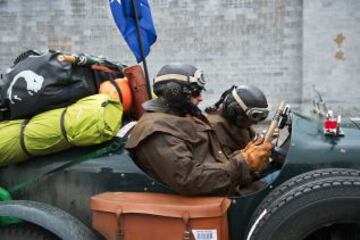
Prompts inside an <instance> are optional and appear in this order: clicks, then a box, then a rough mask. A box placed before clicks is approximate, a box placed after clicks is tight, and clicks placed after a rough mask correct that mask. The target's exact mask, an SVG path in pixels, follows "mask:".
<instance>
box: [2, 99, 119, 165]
mask: <svg viewBox="0 0 360 240" xmlns="http://www.w3.org/2000/svg"><path fill="white" fill-rule="evenodd" d="M122 113H123V111H122V105H121V104H120V103H119V102H114V101H112V100H111V99H110V97H109V96H107V95H101V94H97V95H92V96H89V97H86V98H83V99H80V100H79V101H77V102H76V103H75V104H73V105H70V106H69V107H67V108H60V109H55V110H50V111H47V112H44V113H41V114H38V115H36V116H34V117H33V118H32V119H31V120H29V121H28V120H14V121H6V122H2V123H0V134H1V136H5V137H4V138H5V139H4V138H2V139H1V140H0V166H4V165H9V164H12V163H16V162H20V161H23V160H26V159H28V158H29V157H31V156H40V155H47V154H51V153H56V152H60V151H62V150H65V149H68V148H70V147H72V146H89V145H94V144H99V143H102V142H105V141H108V140H110V139H112V138H113V137H114V136H115V135H116V133H117V132H118V130H119V129H120V127H121V118H122ZM4 133H8V134H4Z"/></svg>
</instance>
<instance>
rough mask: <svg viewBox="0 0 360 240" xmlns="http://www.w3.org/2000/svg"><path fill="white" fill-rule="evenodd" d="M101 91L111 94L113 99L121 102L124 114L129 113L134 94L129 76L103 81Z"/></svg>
mask: <svg viewBox="0 0 360 240" xmlns="http://www.w3.org/2000/svg"><path fill="white" fill-rule="evenodd" d="M99 93H101V94H106V95H108V96H110V98H111V100H113V101H116V102H121V104H122V106H123V113H124V114H128V113H129V112H130V110H131V108H132V106H133V95H132V92H131V89H130V86H129V81H128V80H127V78H118V79H115V80H108V81H105V82H103V83H101V84H100V88H99Z"/></svg>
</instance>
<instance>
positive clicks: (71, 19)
mask: <svg viewBox="0 0 360 240" xmlns="http://www.w3.org/2000/svg"><path fill="white" fill-rule="evenodd" d="M149 2H150V4H151V7H152V13H153V18H154V22H155V25H156V29H157V32H158V41H157V42H156V43H155V45H153V47H152V51H151V53H150V55H149V57H148V66H149V71H150V76H151V77H153V76H154V75H155V74H156V72H157V71H158V70H159V68H160V67H161V66H162V65H164V64H166V63H168V62H188V63H193V64H195V65H197V66H199V67H200V68H202V69H204V71H205V73H206V74H207V80H208V86H207V89H208V91H207V92H206V93H205V98H206V99H207V100H206V101H205V103H204V104H203V105H202V106H205V105H209V104H212V103H213V102H215V101H216V100H217V98H218V96H219V95H220V94H221V92H222V91H223V90H225V89H226V88H228V87H229V86H230V85H232V84H242V83H246V84H249V83H250V84H254V85H257V86H259V87H260V88H262V89H263V90H264V92H265V93H266V94H267V96H268V98H269V101H270V103H271V105H272V106H273V108H274V107H275V105H276V104H277V102H278V101H280V100H282V99H284V100H286V101H288V102H290V103H291V104H292V105H293V106H295V107H298V106H299V103H301V102H305V103H307V102H308V100H309V97H310V94H309V93H310V88H311V86H312V85H316V87H317V88H318V89H319V91H320V92H321V93H323V94H324V97H325V99H326V100H328V101H330V105H331V107H333V108H335V109H336V110H338V111H341V112H344V113H347V114H355V113H357V111H358V107H357V106H356V105H358V104H357V103H358V102H359V101H358V100H359V97H358V89H359V85H360V83H359V82H360V81H359V80H358V76H359V71H360V66H359V65H360V57H359V56H360V45H359V44H358V40H357V39H359V38H360V28H359V27H358V25H357V24H358V22H359V20H360V13H359V12H360V11H359V10H360V1H358V0H196V1H190V0H169V1H168V0H149ZM0 23H1V24H0V70H1V71H4V69H5V68H6V67H8V66H10V65H11V62H12V60H13V59H14V58H15V57H16V56H17V55H18V54H19V53H21V52H22V51H24V50H27V49H46V48H55V49H59V50H64V51H71V52H74V53H79V52H86V53H92V54H97V55H104V56H106V57H109V58H112V59H115V60H119V61H121V62H123V63H125V64H134V63H135V59H134V57H133V55H132V54H131V53H130V51H129V49H128V47H127V46H126V44H125V42H124V40H123V39H122V37H121V36H120V34H119V33H118V30H117V28H116V26H115V24H114V22H113V20H112V16H111V13H110V9H109V6H108V1H107V0H92V1H87V0H57V1H49V0H26V1H23V0H0ZM341 33H342V34H343V35H344V36H345V40H344V41H343V42H342V44H340V45H341V46H340V45H339V44H337V43H336V42H335V41H334V39H335V38H336V36H337V35H339V34H341ZM339 51H340V55H339V54H338V55H337V56H338V58H335V54H336V53H337V52H339ZM341 52H342V53H343V56H344V59H341ZM339 56H340V57H339ZM345 87H347V88H346V90H345Z"/></svg>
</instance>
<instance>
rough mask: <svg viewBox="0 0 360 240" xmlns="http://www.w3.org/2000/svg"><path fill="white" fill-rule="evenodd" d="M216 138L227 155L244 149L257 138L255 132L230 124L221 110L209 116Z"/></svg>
mask: <svg viewBox="0 0 360 240" xmlns="http://www.w3.org/2000/svg"><path fill="white" fill-rule="evenodd" d="M207 118H208V120H209V122H210V123H211V126H212V128H213V129H214V131H215V133H216V136H217V138H218V140H219V142H220V144H221V147H222V148H223V150H224V152H225V153H226V154H228V155H229V154H232V153H233V152H235V151H236V150H239V149H243V148H245V146H246V145H247V144H248V143H249V142H250V141H251V140H252V139H253V138H254V137H255V131H254V130H253V129H252V128H251V127H249V128H240V127H238V126H236V125H234V124H231V123H229V122H228V121H227V120H226V119H225V118H224V117H223V116H222V115H221V110H219V111H217V112H215V113H209V114H208V116H207Z"/></svg>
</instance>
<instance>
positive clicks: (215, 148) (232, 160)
mask: <svg viewBox="0 0 360 240" xmlns="http://www.w3.org/2000/svg"><path fill="white" fill-rule="evenodd" d="M161 104H162V103H161V100H160V99H157V100H152V101H149V102H147V103H146V104H145V105H144V109H145V111H146V112H145V113H144V115H143V116H142V117H141V119H140V120H139V122H138V123H137V125H136V126H135V128H134V129H133V130H132V132H131V136H130V139H129V140H128V142H127V144H126V148H127V149H128V150H129V151H130V153H131V155H132V156H133V158H134V160H135V161H136V162H137V164H138V165H140V166H141V167H142V168H143V170H144V171H146V172H147V173H148V174H150V175H151V176H153V177H155V178H156V179H157V180H159V181H161V182H163V183H165V184H167V185H168V186H169V187H171V188H172V189H173V190H175V191H177V192H179V193H181V194H185V195H203V194H217V195H231V194H234V192H235V191H236V190H237V189H238V188H239V187H243V186H247V185H249V184H250V183H251V182H252V176H251V174H250V171H249V169H248V167H247V165H246V163H245V162H244V161H243V159H242V157H241V155H240V154H233V155H231V156H228V155H227V154H225V153H223V151H222V149H221V147H220V144H219V142H218V140H217V138H216V136H215V133H214V131H213V130H212V129H211V127H210V125H209V123H207V120H206V119H203V120H201V119H199V118H196V117H193V116H179V115H177V114H175V113H170V112H169V111H168V110H167V109H166V107H163V106H161V107H160V108H152V107H149V106H148V105H161Z"/></svg>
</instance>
